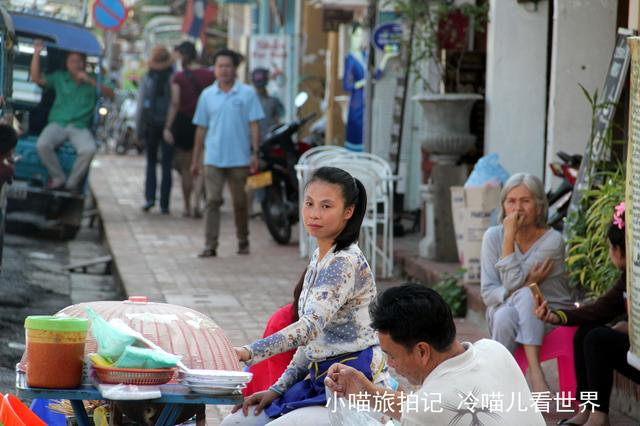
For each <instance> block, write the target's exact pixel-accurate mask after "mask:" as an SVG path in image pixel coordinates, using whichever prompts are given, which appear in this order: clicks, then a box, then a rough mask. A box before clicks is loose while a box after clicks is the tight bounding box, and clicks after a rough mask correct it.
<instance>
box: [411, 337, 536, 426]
mask: <svg viewBox="0 0 640 426" xmlns="http://www.w3.org/2000/svg"><path fill="white" fill-rule="evenodd" d="M462 345H463V346H464V348H465V352H464V353H463V354H461V355H458V356H456V357H454V358H451V359H448V360H446V361H445V362H443V363H442V364H440V365H438V366H437V367H436V368H435V369H434V370H433V371H432V372H431V374H429V376H427V378H426V379H425V380H424V383H423V384H422V387H421V388H420V389H419V390H418V391H417V392H416V393H414V394H411V395H409V396H407V399H406V401H405V402H404V404H403V415H402V418H401V423H402V426H414V425H448V424H457V425H460V426H465V425H469V424H482V425H484V426H492V425H519V426H527V425H535V426H538V425H541V426H544V425H545V421H544V418H543V417H542V414H541V413H540V410H539V409H536V408H537V407H536V402H535V401H534V400H533V398H532V397H531V392H530V391H529V387H528V385H527V382H526V380H525V378H524V376H523V374H522V372H521V371H520V368H519V367H518V365H517V364H516V362H515V360H514V359H513V356H512V355H511V354H510V353H509V351H508V350H507V349H506V348H505V347H504V346H502V345H501V344H500V343H498V342H495V341H493V340H488V339H482V340H479V341H477V342H476V343H473V344H472V343H469V342H465V343H463V344H462ZM542 410H544V408H542ZM474 417H475V418H476V419H477V420H478V421H479V422H477V423H473V422H472V420H473V418H474ZM455 419H459V420H457V422H456V420H455Z"/></svg>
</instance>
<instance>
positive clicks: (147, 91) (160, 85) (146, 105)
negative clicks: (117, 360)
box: [142, 69, 171, 126]
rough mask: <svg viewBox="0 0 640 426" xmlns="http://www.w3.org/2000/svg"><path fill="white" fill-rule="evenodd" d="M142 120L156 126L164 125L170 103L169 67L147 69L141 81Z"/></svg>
mask: <svg viewBox="0 0 640 426" xmlns="http://www.w3.org/2000/svg"><path fill="white" fill-rule="evenodd" d="M143 84H144V85H143V90H144V92H143V100H144V102H143V104H142V108H143V112H142V117H143V119H144V122H146V123H150V124H153V125H156V126H162V125H164V122H165V120H166V118H167V112H168V111H169V104H170V103H171V69H168V70H163V71H149V73H148V74H147V75H146V76H145V78H144V83H143Z"/></svg>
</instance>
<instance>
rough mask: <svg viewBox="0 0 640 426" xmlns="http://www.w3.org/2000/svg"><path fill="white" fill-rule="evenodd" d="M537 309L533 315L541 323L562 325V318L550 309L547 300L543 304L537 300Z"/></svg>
mask: <svg viewBox="0 0 640 426" xmlns="http://www.w3.org/2000/svg"><path fill="white" fill-rule="evenodd" d="M536 304H537V306H536V308H535V310H534V311H533V313H534V314H535V315H536V317H537V318H538V319H539V320H540V321H544V322H548V323H549V324H556V325H558V324H560V318H558V316H557V315H556V314H554V313H553V312H551V310H550V309H549V304H548V302H547V301H546V300H545V301H544V302H542V304H540V303H539V301H538V299H537V298H536Z"/></svg>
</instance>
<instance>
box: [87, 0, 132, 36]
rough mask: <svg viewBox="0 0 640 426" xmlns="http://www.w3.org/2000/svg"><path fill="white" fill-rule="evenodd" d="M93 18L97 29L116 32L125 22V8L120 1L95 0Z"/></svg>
mask: <svg viewBox="0 0 640 426" xmlns="http://www.w3.org/2000/svg"><path fill="white" fill-rule="evenodd" d="M93 18H94V20H95V23H96V25H97V26H98V27H99V28H102V29H103V30H107V31H117V30H118V29H120V27H121V26H122V24H124V21H126V20H127V8H126V7H125V5H124V4H123V3H122V0H97V1H96V2H95V3H94V5H93Z"/></svg>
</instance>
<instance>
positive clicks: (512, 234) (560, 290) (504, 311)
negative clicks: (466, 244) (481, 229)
mask: <svg viewBox="0 0 640 426" xmlns="http://www.w3.org/2000/svg"><path fill="white" fill-rule="evenodd" d="M500 200H501V202H500V216H499V221H500V222H502V224H501V225H498V226H494V227H491V228H489V229H488V230H487V232H486V233H485V234H484V238H483V240H482V252H481V278H480V282H481V292H482V299H483V300H484V303H485V304H486V305H487V320H488V322H489V327H490V329H491V338H492V339H494V340H497V341H498V342H500V343H502V344H503V345H504V346H506V347H507V349H509V350H510V351H511V352H514V351H515V350H516V349H517V347H518V345H523V347H524V352H525V354H526V357H527V361H528V362H529V371H530V379H531V388H532V390H533V391H538V392H543V391H548V390H549V386H548V384H547V382H546V380H545V377H544V373H543V372H542V369H541V367H540V346H541V345H542V339H543V337H544V333H545V325H544V323H543V322H542V321H540V320H539V319H538V318H536V316H535V314H534V312H533V311H534V309H535V307H536V301H535V299H534V297H533V294H532V292H531V291H530V290H529V289H528V288H527V286H528V285H529V284H531V283H537V284H538V285H539V286H540V289H541V290H542V293H543V294H544V297H545V299H546V300H547V301H548V302H549V305H551V306H552V307H554V308H560V307H568V306H572V303H573V298H572V292H571V290H570V288H569V286H568V282H567V276H566V274H565V266H564V241H563V239H562V235H561V234H560V233H559V232H558V231H556V230H554V229H551V228H549V227H547V224H546V220H547V212H548V203H547V198H546V195H545V192H544V188H543V186H542V182H541V181H540V179H538V178H537V177H536V176H533V175H530V174H527V173H518V174H515V175H513V176H512V177H511V178H509V180H508V181H507V183H506V184H505V186H504V188H503V189H502V193H501V196H500Z"/></svg>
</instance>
